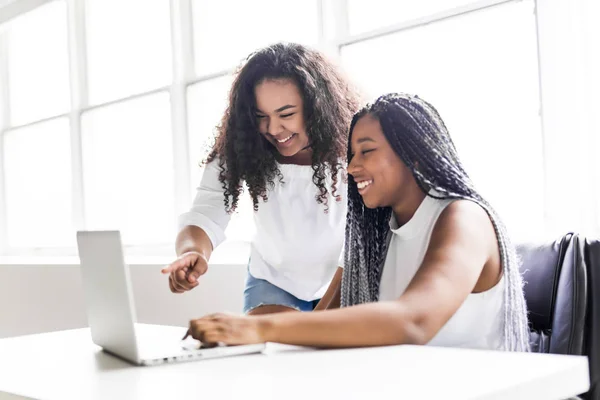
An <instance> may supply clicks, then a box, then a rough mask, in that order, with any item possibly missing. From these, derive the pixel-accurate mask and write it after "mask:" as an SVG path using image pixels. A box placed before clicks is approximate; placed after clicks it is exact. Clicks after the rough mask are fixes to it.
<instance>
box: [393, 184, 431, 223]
mask: <svg viewBox="0 0 600 400" xmlns="http://www.w3.org/2000/svg"><path fill="white" fill-rule="evenodd" d="M426 196H427V195H426V194H425V193H424V192H423V191H422V190H421V188H420V187H419V186H418V185H417V184H416V183H415V184H414V185H410V188H409V189H407V190H404V191H403V193H402V197H401V198H399V199H398V201H397V202H396V204H394V205H392V210H393V212H394V217H396V222H397V223H398V226H402V225H404V224H406V223H407V222H408V221H410V220H411V218H412V217H413V216H414V215H415V213H416V212H417V209H418V208H419V206H420V205H421V203H422V202H423V200H424V199H425V197H426Z"/></svg>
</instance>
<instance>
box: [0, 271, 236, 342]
mask: <svg viewBox="0 0 600 400" xmlns="http://www.w3.org/2000/svg"><path fill="white" fill-rule="evenodd" d="M161 268H162V265H160V266H158V265H133V266H131V280H132V286H133V293H134V299H135V305H136V311H137V318H138V321H139V322H143V323H151V324H165V325H179V326H186V325H187V323H188V321H189V320H190V318H195V317H200V316H202V315H204V314H207V313H212V312H217V311H229V312H235V313H241V310H242V299H243V289H244V280H245V277H246V265H245V264H244V265H239V264H238V265H233V264H219V265H211V266H210V268H209V270H208V272H207V273H206V275H204V276H203V279H201V281H200V285H198V287H196V288H195V289H194V290H192V291H191V292H189V293H185V294H173V293H171V292H170V290H169V287H168V281H167V277H166V276H165V275H162V274H161V273H160V269H161ZM83 299H84V298H83V289H82V283H81V276H80V273H79V266H66V265H64V266H61V265H14V266H12V265H0V338H4V337H9V336H17V335H26V334H33V333H40V332H49V331H57V330H63V329H73V328H82V327H85V326H87V319H86V315H85V306H84V300H83Z"/></svg>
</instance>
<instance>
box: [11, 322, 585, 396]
mask: <svg viewBox="0 0 600 400" xmlns="http://www.w3.org/2000/svg"><path fill="white" fill-rule="evenodd" d="M588 388H589V375H588V361H587V358H586V357H576V356H557V355H548V354H518V353H503V352H492V351H478V350H464V349H449V348H436V347H429V346H390V347H378V348H367V349H348V350H313V349H290V348H288V347H285V346H280V345H276V344H271V343H269V344H268V346H267V350H266V351H265V353H263V354H254V355H245V356H237V357H230V358H221V359H213V360H203V361H194V362H187V363H177V364H165V365H161V366H153V367H135V366H133V365H131V364H129V363H127V362H125V361H121V360H120V359H117V358H114V357H112V356H110V355H108V354H106V353H104V352H103V351H101V349H100V348H99V347H98V346H96V345H94V344H93V343H92V342H91V337H90V333H89V330H88V329H76V330H69V331H62V332H53V333H44V334H39V335H29V336H20V337H15V338H9V339H2V340H0V399H2V400H5V399H11V400H12V399H23V398H25V399H27V398H33V399H49V400H52V399H60V400H69V399H73V400H84V399H111V400H112V399H210V400H214V399H222V398H235V399H258V398H260V399H277V400H281V399H303V400H313V399H344V400H347V399H361V400H365V399H374V398H383V399H386V398H390V399H391V398H393V399H420V400H421V399H436V400H437V399H511V400H519V399H527V400H532V399H564V398H567V397H569V396H573V395H576V394H579V393H582V392H585V391H586V390H587V389H588ZM20 396H22V397H20Z"/></svg>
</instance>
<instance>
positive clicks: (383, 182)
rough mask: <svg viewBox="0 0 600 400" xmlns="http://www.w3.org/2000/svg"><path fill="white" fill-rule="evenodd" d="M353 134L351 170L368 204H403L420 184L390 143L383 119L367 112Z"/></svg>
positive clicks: (391, 205) (351, 140)
mask: <svg viewBox="0 0 600 400" xmlns="http://www.w3.org/2000/svg"><path fill="white" fill-rule="evenodd" d="M350 134H351V138H350V145H351V152H352V159H351V161H350V164H349V165H348V173H349V174H350V175H352V177H353V178H354V181H355V182H356V185H357V187H358V193H359V194H360V195H361V196H362V199H363V202H364V203H365V206H367V207H368V208H377V207H394V206H395V205H397V204H399V203H402V198H403V195H404V194H405V193H407V192H411V191H413V190H414V189H415V187H417V183H416V181H415V179H414V177H413V175H412V173H411V171H410V170H409V169H408V168H407V167H406V165H405V164H404V162H402V160H401V159H400V157H399V156H398V154H396V152H395V151H394V150H393V149H392V147H391V146H390V144H389V142H388V141H387V139H386V137H385V136H384V134H383V131H382V129H381V124H380V123H379V120H378V119H377V118H375V117H374V116H372V115H371V114H366V115H365V116H364V117H362V118H361V119H359V120H358V122H356V125H355V126H354V129H353V130H352V132H351V133H350Z"/></svg>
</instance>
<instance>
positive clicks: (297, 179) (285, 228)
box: [179, 160, 347, 301]
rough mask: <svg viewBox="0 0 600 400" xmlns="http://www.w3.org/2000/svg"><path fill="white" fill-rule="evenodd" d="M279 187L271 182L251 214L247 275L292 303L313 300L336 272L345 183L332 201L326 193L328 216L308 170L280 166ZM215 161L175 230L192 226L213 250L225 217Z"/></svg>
mask: <svg viewBox="0 0 600 400" xmlns="http://www.w3.org/2000/svg"><path fill="white" fill-rule="evenodd" d="M278 167H279V170H280V171H281V174H282V175H283V182H284V183H283V184H282V183H280V182H279V180H278V179H275V186H274V188H273V189H268V193H267V194H268V201H267V202H262V201H259V204H258V211H255V212H254V223H255V225H256V233H255V235H254V237H253V239H252V241H251V254H250V263H249V271H250V273H251V274H252V275H253V276H254V277H255V278H260V279H265V280H267V281H269V282H271V283H272V284H274V285H276V286H278V287H280V288H281V289H283V290H285V291H287V292H288V293H291V294H292V295H294V296H296V297H297V298H299V299H301V300H305V301H312V300H316V299H319V298H320V297H322V296H323V294H324V293H325V291H326V290H327V287H328V286H329V282H330V281H331V279H332V277H333V275H334V273H335V271H336V268H337V267H338V265H339V262H340V254H341V251H342V245H343V241H344V226H345V222H346V209H347V199H346V197H347V184H346V183H344V182H343V180H342V177H341V173H340V176H339V178H338V184H337V188H338V190H337V192H336V193H337V194H339V195H340V196H341V198H342V199H341V201H339V202H336V200H335V198H334V197H333V196H332V195H331V193H330V192H331V179H330V178H328V179H327V180H326V182H325V184H326V188H327V189H328V192H329V195H328V205H329V211H328V212H327V213H325V208H324V206H323V205H322V204H319V203H317V201H316V198H315V197H316V196H317V194H318V189H317V187H316V185H315V184H314V183H313V181H312V177H313V170H312V168H311V166H310V165H306V166H305V165H291V164H279V165H278ZM219 172H220V168H219V165H218V160H215V161H213V162H211V163H209V164H207V165H206V168H205V170H204V174H203V176H202V180H201V182H200V186H199V187H198V189H197V193H196V197H195V199H194V202H193V205H192V207H191V209H190V210H189V211H188V212H186V213H184V214H182V215H181V216H180V218H179V227H180V229H181V228H183V227H185V226H188V225H195V226H198V227H200V228H202V229H203V230H204V231H205V232H206V234H207V235H208V237H209V238H210V240H211V242H212V245H213V248H216V247H217V246H218V245H219V244H220V243H222V242H223V241H224V240H225V229H226V228H227V224H228V223H229V220H230V215H229V214H228V213H227V212H226V210H225V205H224V203H223V200H224V194H223V186H222V184H221V182H220V181H219Z"/></svg>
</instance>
